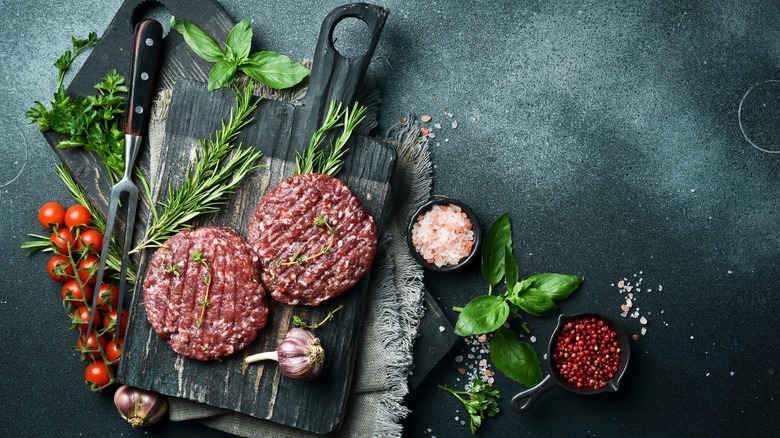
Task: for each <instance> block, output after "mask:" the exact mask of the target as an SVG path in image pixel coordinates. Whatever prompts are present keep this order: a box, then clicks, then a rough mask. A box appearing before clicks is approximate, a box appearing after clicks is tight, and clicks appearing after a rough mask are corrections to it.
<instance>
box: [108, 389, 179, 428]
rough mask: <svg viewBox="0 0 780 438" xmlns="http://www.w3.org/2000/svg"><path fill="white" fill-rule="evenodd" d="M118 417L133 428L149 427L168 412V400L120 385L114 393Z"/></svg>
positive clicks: (153, 393)
mask: <svg viewBox="0 0 780 438" xmlns="http://www.w3.org/2000/svg"><path fill="white" fill-rule="evenodd" d="M114 405H115V406H116V409H117V411H119V415H121V416H122V418H124V419H125V420H126V421H127V422H128V423H130V425H132V426H133V427H134V428H135V427H144V426H150V425H152V424H154V423H157V422H158V421H160V419H162V418H163V416H164V415H165V413H166V412H168V398H167V397H165V396H164V395H162V394H158V393H156V392H151V391H146V390H143V389H140V388H135V387H132V386H128V385H122V386H120V387H119V389H117V390H116V392H115V393H114Z"/></svg>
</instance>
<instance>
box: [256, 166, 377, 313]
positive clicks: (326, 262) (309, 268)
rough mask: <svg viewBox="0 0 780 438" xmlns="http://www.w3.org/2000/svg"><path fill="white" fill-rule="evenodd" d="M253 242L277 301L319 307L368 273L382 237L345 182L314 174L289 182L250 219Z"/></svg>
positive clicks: (271, 194) (265, 281)
mask: <svg viewBox="0 0 780 438" xmlns="http://www.w3.org/2000/svg"><path fill="white" fill-rule="evenodd" d="M248 240H249V243H250V244H251V245H252V247H253V248H254V250H255V252H256V253H257V255H259V256H260V260H261V261H262V263H263V269H262V279H263V284H264V285H265V287H266V288H267V289H268V290H269V291H270V292H271V296H272V297H273V298H274V299H275V300H277V301H280V302H282V303H286V304H291V305H294V306H295V305H299V304H300V305H306V306H317V305H319V304H320V303H322V302H323V301H325V300H328V299H330V298H333V297H335V296H338V295H341V294H342V293H344V292H346V291H347V290H348V289H349V288H351V287H352V286H354V285H355V283H357V281H358V280H359V279H360V277H362V276H363V274H365V273H366V271H367V270H368V268H369V267H370V266H371V262H372V261H373V259H374V255H375V254H376V245H377V231H376V225H375V224H374V219H373V218H372V217H371V216H369V215H368V213H366V210H365V209H364V208H363V205H362V204H361V203H360V201H359V200H358V199H357V198H356V197H355V195H354V194H352V191H351V190H350V189H349V187H348V186H347V185H346V184H345V183H344V182H342V181H341V180H339V179H336V178H333V177H331V176H328V175H323V174H318V173H312V174H302V175H297V176H294V177H291V178H287V179H285V180H284V181H282V182H281V184H279V185H278V186H276V187H274V188H273V189H271V190H270V191H269V192H268V193H267V194H266V196H265V197H264V198H263V200H262V201H260V203H259V204H258V205H257V207H256V208H255V211H254V213H253V214H252V217H251V219H250V222H249V236H248Z"/></svg>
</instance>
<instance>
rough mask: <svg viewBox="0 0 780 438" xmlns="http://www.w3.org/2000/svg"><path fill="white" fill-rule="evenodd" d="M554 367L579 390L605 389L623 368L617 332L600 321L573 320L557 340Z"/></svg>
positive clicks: (563, 378) (596, 319)
mask: <svg viewBox="0 0 780 438" xmlns="http://www.w3.org/2000/svg"><path fill="white" fill-rule="evenodd" d="M552 364H553V367H554V369H555V371H557V372H558V374H559V375H560V376H561V379H562V380H564V381H566V382H569V383H570V384H572V385H575V386H576V387H577V388H583V387H585V388H591V389H594V390H599V389H602V388H604V387H605V386H607V381H608V380H609V379H611V378H613V377H614V376H615V373H617V370H618V366H619V365H620V347H619V343H618V341H617V333H616V332H615V331H614V330H612V329H610V328H609V327H608V326H607V325H606V324H605V323H604V321H603V320H601V319H598V318H581V319H576V320H574V321H570V322H568V323H566V324H565V325H564V326H563V328H562V329H561V332H560V333H559V334H558V336H557V337H556V338H555V341H554V348H553V353H552Z"/></svg>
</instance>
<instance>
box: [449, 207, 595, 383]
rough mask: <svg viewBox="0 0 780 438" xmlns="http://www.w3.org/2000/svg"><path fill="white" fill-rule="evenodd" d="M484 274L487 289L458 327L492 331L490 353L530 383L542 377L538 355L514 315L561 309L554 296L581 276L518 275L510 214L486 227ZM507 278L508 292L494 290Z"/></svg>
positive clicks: (464, 331)
mask: <svg viewBox="0 0 780 438" xmlns="http://www.w3.org/2000/svg"><path fill="white" fill-rule="evenodd" d="M482 275H483V276H484V277H485V280H487V282H488V286H489V289H488V294H487V295H482V296H479V297H477V298H474V299H473V300H471V302H469V303H468V304H466V306H465V307H463V308H462V309H456V310H460V315H459V316H458V322H457V323H456V324H455V333H456V334H458V335H460V336H471V335H481V334H484V333H492V332H493V337H492V338H491V340H490V359H491V360H492V361H493V363H494V364H495V365H496V368H497V369H498V370H499V371H501V372H502V373H504V374H505V375H506V376H507V377H509V378H510V379H512V380H514V381H515V382H518V383H520V384H523V385H526V386H533V385H536V384H537V383H539V382H540V381H541V380H542V368H541V363H540V361H539V357H538V356H537V354H536V352H535V351H534V349H533V346H531V344H530V343H528V342H526V341H520V340H519V339H518V337H517V335H516V334H515V333H514V332H513V331H512V330H511V329H509V328H506V327H504V324H505V323H506V321H507V320H508V319H510V318H517V317H520V314H519V311H520V310H523V311H525V312H526V313H530V314H531V315H535V316H550V315H554V314H555V313H557V312H558V306H556V304H555V303H556V302H558V301H561V300H563V299H565V298H566V297H568V296H569V295H571V294H572V293H573V292H574V291H575V290H577V288H578V287H579V286H580V284H581V283H582V281H583V277H581V276H578V275H564V274H553V273H545V274H536V275H532V276H530V277H528V278H526V279H524V280H520V269H519V267H518V265H517V260H516V259H515V257H514V255H513V254H512V227H511V223H510V221H509V215H508V214H506V213H504V214H503V215H501V216H499V217H498V219H496V220H495V221H494V222H493V224H492V225H491V226H490V228H489V229H488V231H487V233H486V235H485V239H484V241H483V247H482ZM502 280H504V283H505V284H506V292H504V293H503V294H500V295H493V291H494V288H495V287H496V286H498V285H499V284H500V283H501V281H502Z"/></svg>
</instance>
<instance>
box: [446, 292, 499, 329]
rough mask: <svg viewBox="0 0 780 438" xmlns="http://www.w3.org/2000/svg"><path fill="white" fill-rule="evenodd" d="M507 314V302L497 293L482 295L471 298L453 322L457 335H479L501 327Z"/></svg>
mask: <svg viewBox="0 0 780 438" xmlns="http://www.w3.org/2000/svg"><path fill="white" fill-rule="evenodd" d="M508 316H509V304H507V303H506V299H505V298H504V297H502V296H497V295H483V296H480V297H477V298H474V299H473V300H471V302H470V303H468V304H466V307H464V308H463V310H462V311H461V312H460V315H459V316H458V322H457V323H456V324H455V334H457V335H459V336H471V335H481V334H483V333H489V332H492V331H493V330H495V329H497V328H499V327H501V324H503V323H504V322H506V319H507V317H508Z"/></svg>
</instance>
